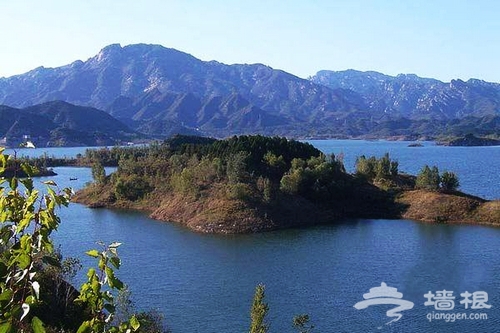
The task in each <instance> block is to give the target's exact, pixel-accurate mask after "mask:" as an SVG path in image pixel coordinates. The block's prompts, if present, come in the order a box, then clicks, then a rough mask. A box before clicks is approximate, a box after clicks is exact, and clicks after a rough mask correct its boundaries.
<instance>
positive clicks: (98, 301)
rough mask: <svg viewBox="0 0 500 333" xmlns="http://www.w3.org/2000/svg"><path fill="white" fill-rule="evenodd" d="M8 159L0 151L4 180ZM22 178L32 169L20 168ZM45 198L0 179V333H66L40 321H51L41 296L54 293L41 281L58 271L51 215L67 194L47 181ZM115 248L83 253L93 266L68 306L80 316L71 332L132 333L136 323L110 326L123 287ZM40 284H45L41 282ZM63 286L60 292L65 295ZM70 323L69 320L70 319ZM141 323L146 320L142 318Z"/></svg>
mask: <svg viewBox="0 0 500 333" xmlns="http://www.w3.org/2000/svg"><path fill="white" fill-rule="evenodd" d="M8 159H9V157H8V156H7V155H4V154H3V150H0V174H2V175H4V171H5V169H6V166H7V165H8V163H9V162H8ZM21 167H22V170H23V172H24V173H25V174H27V175H30V174H32V172H33V168H32V167H30V166H29V165H27V164H22V165H21ZM43 183H44V185H45V191H46V193H42V192H40V191H39V190H37V189H36V188H35V186H34V184H33V180H32V179H31V178H29V177H28V178H24V179H17V178H16V177H11V178H5V177H2V178H1V179H0V332H2V333H14V332H34V333H43V332H58V331H60V332H67V331H70V330H71V328H70V327H67V326H68V323H67V322H64V320H62V321H59V322H57V321H56V322H55V323H51V324H52V325H54V326H51V327H49V326H47V325H45V324H44V322H43V321H42V319H41V318H44V317H45V318H51V320H54V318H53V317H54V316H55V313H52V312H50V311H51V307H50V304H47V303H45V302H44V300H46V299H47V298H46V295H47V294H50V293H57V292H58V291H60V290H59V289H57V290H50V288H49V289H46V288H45V287H46V286H47V285H48V284H47V283H46V281H45V282H44V276H45V277H46V276H47V272H49V271H50V270H51V268H55V269H56V270H57V269H62V267H61V262H60V260H57V256H56V255H55V252H54V245H53V242H52V239H51V234H52V232H54V231H55V230H57V228H58V226H59V224H60V223H61V221H60V218H59V217H58V216H57V214H56V209H57V208H58V207H61V206H67V205H68V204H69V201H70V198H71V194H72V192H71V189H69V188H65V189H62V190H61V189H59V188H58V187H57V185H56V184H55V183H54V182H52V181H45V182H43ZM119 245H120V244H119V243H112V244H110V245H108V246H106V245H104V244H101V246H102V249H101V250H100V251H98V250H90V251H87V255H89V256H91V257H93V258H95V259H96V261H97V265H96V266H97V267H96V268H90V269H89V270H88V272H87V282H85V283H84V284H83V285H82V286H81V288H80V290H79V291H78V292H77V295H78V296H77V297H74V301H75V302H76V303H78V304H80V305H81V308H82V309H84V312H82V313H80V314H81V318H77V319H76V320H78V319H79V320H80V322H79V323H78V325H77V326H76V328H75V330H76V331H77V332H78V333H86V332H89V333H90V332H113V333H114V332H136V331H139V328H140V326H141V323H140V320H139V318H138V317H136V316H135V315H131V316H130V317H128V318H125V319H124V320H121V321H119V322H117V321H116V320H115V312H116V302H115V297H114V295H115V293H116V292H117V291H120V290H123V289H124V288H125V285H124V284H123V282H122V281H120V280H119V279H118V278H117V277H116V275H115V270H116V269H118V268H119V267H120V259H119V257H118V253H117V248H118V246H119ZM45 280H46V279H45ZM68 285H69V284H68V283H66V287H65V288H63V290H66V291H71V288H70V287H69V286H68ZM73 319H74V320H75V318H73ZM146 319H149V318H148V317H147V318H146Z"/></svg>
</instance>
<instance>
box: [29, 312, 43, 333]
mask: <svg viewBox="0 0 500 333" xmlns="http://www.w3.org/2000/svg"><path fill="white" fill-rule="evenodd" d="M31 327H32V328H33V333H45V328H44V327H43V322H42V321H41V320H40V319H39V318H38V317H36V316H35V317H33V319H32V320H31Z"/></svg>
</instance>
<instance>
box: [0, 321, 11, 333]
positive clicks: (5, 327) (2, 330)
mask: <svg viewBox="0 0 500 333" xmlns="http://www.w3.org/2000/svg"><path fill="white" fill-rule="evenodd" d="M10 332H12V323H11V322H10V321H8V322H5V323H1V324H0V333H10Z"/></svg>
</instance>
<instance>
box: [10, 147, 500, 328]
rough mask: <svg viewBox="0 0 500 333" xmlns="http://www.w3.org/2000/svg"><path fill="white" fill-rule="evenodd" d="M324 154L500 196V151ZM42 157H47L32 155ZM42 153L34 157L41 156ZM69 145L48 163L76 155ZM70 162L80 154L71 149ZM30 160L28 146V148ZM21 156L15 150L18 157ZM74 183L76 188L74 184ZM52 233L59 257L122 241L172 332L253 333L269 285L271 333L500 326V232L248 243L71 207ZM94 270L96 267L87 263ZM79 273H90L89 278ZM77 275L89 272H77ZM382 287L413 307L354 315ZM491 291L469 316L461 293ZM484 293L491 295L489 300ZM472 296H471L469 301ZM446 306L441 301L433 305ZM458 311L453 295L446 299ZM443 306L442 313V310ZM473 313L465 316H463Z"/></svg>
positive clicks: (368, 223)
mask: <svg viewBox="0 0 500 333" xmlns="http://www.w3.org/2000/svg"><path fill="white" fill-rule="evenodd" d="M311 143H313V144H314V145H315V146H316V147H318V148H319V149H321V150H323V151H324V152H326V153H330V152H333V153H335V154H338V153H340V152H342V153H343V154H344V161H345V163H346V167H347V168H348V169H349V170H352V169H353V168H354V161H355V158H356V156H358V155H361V154H364V155H367V156H369V155H377V156H381V155H383V154H384V153H385V152H389V153H390V154H391V156H392V157H393V158H395V159H397V160H398V161H399V164H400V170H402V171H406V172H409V173H416V172H417V171H418V170H419V169H420V168H421V167H422V166H423V164H426V163H427V164H430V165H437V166H438V167H439V168H440V170H450V171H454V172H456V173H457V174H458V176H459V178H460V181H461V184H462V186H461V188H462V189H463V190H464V191H466V192H469V193H473V194H475V195H480V196H483V197H486V198H500V189H499V187H498V186H497V184H499V181H500V178H499V174H500V173H499V172H498V167H497V166H498V165H500V147H477V148H470V147H467V148H465V147H464V148H459V147H440V146H435V145H434V144H433V143H425V144H424V147H421V148H409V147H407V145H408V143H407V142H388V141H373V142H372V141H346V140H328V141H312V142H311ZM35 151H36V152H37V154H39V153H40V151H42V150H41V149H40V150H39V149H37V150H35ZM35 151H27V153H28V154H33V153H35ZM68 151H69V150H68V148H51V149H50V150H49V151H48V154H49V155H56V156H64V155H65V154H66V156H72V155H69V154H70V153H68ZM70 151H71V154H73V155H74V154H76V153H78V152H83V151H84V149H82V148H71V149H70ZM23 152H24V150H23ZM18 153H19V152H18ZM55 171H56V172H57V173H58V176H56V177H53V178H55V180H56V181H57V182H58V183H59V185H61V186H72V187H74V188H80V187H81V186H83V185H84V184H85V183H86V182H87V181H90V170H88V169H86V168H56V169H55ZM70 177H77V178H78V180H77V181H69V178H70ZM60 216H61V219H62V221H63V223H62V224H61V226H60V228H59V231H58V232H57V234H56V235H55V239H56V241H57V242H58V243H59V244H61V246H62V250H63V254H64V255H66V256H77V257H81V258H84V256H83V255H82V254H83V252H84V251H86V250H88V249H90V248H95V247H96V245H95V242H96V241H99V240H102V241H104V242H112V241H119V242H122V243H123V245H122V247H121V248H120V255H121V258H122V260H123V266H122V269H120V271H119V276H120V277H121V278H122V279H123V280H124V281H125V282H126V283H128V285H129V286H130V289H131V291H132V298H133V300H134V302H135V304H136V306H137V307H138V308H141V309H148V308H155V309H158V310H159V311H160V312H161V313H163V314H164V315H165V320H166V323H167V325H168V326H169V327H170V328H171V329H172V331H173V332H228V333H229V332H231V333H234V332H246V331H248V324H249V319H248V318H249V315H248V314H249V310H250V306H251V300H252V296H253V292H254V288H255V286H256V285H257V284H258V283H263V284H265V286H266V300H267V302H268V304H269V307H270V312H269V322H270V325H271V328H270V332H292V331H293V329H292V326H291V322H292V318H293V316H294V315H297V314H302V313H307V314H309V315H310V317H311V320H312V323H313V324H314V325H315V326H316V330H315V332H472V331H474V332H493V331H497V327H498V325H500V312H499V311H498V310H497V308H498V307H500V279H498V276H500V275H499V273H500V256H499V255H498V251H499V249H500V228H489V227H480V226H448V225H433V224H424V223H417V222H413V221H404V220H397V221H388V220H353V221H344V222H342V223H337V224H334V225H329V226H318V227H313V228H307V229H292V230H282V231H274V232H268V233H261V234H252V235H235V236H220V235H202V234H196V233H193V232H191V231H189V230H187V229H185V228H183V227H180V226H178V225H176V224H172V223H164V222H159V221H154V220H151V219H149V218H147V216H145V215H144V214H141V213H137V212H130V211H120V210H108V209H96V210H92V209H88V208H86V207H84V206H82V205H78V204H71V205H70V208H67V209H62V210H61V212H60ZM84 262H85V264H86V265H88V264H89V260H87V259H84ZM82 273H83V272H82ZM80 279H81V276H80ZM382 282H384V283H386V284H387V285H388V286H389V287H394V288H397V289H398V292H400V293H401V294H402V295H401V298H402V299H403V300H406V301H410V302H412V303H413V308H412V309H409V310H406V311H402V312H400V314H401V315H402V317H401V319H400V320H399V321H396V322H393V323H391V324H388V325H386V323H387V322H388V321H390V320H392V319H394V318H392V317H391V318H389V317H388V316H386V312H387V311H388V310H391V309H393V308H394V307H395V306H390V305H376V306H375V305H374V306H370V307H368V308H366V309H362V310H357V309H356V308H354V305H355V304H356V303H358V302H360V301H363V294H366V293H368V292H369V289H371V288H374V287H377V286H380V285H381V283H382ZM443 290H447V291H451V292H452V293H451V294H450V293H446V294H445V295H444V296H451V297H456V298H455V299H452V301H453V304H454V309H453V310H442V309H440V308H439V307H438V309H436V308H435V307H437V305H436V304H435V305H424V303H425V302H426V301H428V299H427V298H425V297H424V295H425V294H427V293H429V292H432V293H433V294H435V295H436V296H438V292H439V291H443ZM466 291H468V292H469V293H470V294H473V293H475V294H474V295H475V296H474V297H476V296H477V299H476V301H478V300H480V296H481V295H482V296H484V293H487V295H488V297H489V298H488V300H487V301H486V302H483V303H481V302H476V304H475V305H476V307H477V306H479V307H480V306H481V304H486V305H491V308H489V309H487V308H483V309H471V308H470V307H471V306H472V303H470V304H468V303H460V301H461V300H463V299H464V298H463V297H461V296H460V294H461V293H465V292H466ZM481 292H483V294H481ZM471 297H472V296H471ZM434 300H438V298H434ZM440 302H441V303H439V304H441V305H443V304H444V303H443V302H448V303H447V304H448V305H449V304H451V301H450V298H447V299H441V300H440ZM439 304H438V305H439ZM465 305H468V308H467V309H466V308H465ZM455 313H459V314H464V315H467V316H470V315H475V314H478V315H482V314H486V315H487V316H488V319H482V320H480V319H476V320H465V319H462V320H455V321H454V322H451V320H449V321H448V322H447V321H446V320H437V319H435V320H432V321H429V319H428V318H427V317H428V316H429V317H430V318H431V319H432V318H435V317H436V316H438V315H443V316H444V315H448V319H450V318H451V317H450V315H451V314H455Z"/></svg>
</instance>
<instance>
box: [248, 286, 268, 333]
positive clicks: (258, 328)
mask: <svg viewBox="0 0 500 333" xmlns="http://www.w3.org/2000/svg"><path fill="white" fill-rule="evenodd" d="M264 289H265V287H264V285H262V284H259V285H258V286H257V288H256V289H255V295H254V297H253V304H252V309H251V311H250V318H251V323H250V331H249V332H250V333H267V331H268V328H269V325H268V324H267V323H266V322H265V320H266V315H267V312H268V311H269V306H268V305H267V303H265V302H264V298H265V293H264Z"/></svg>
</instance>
